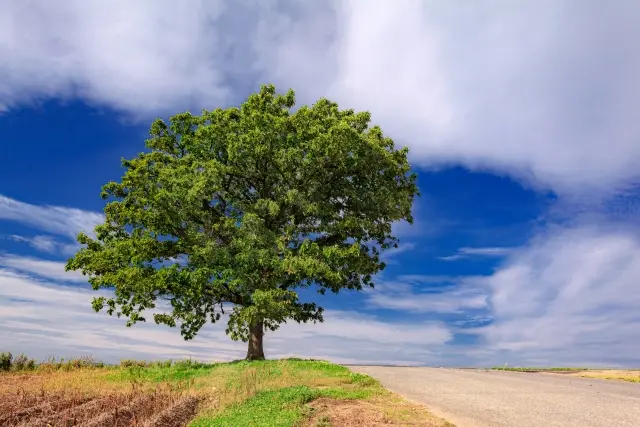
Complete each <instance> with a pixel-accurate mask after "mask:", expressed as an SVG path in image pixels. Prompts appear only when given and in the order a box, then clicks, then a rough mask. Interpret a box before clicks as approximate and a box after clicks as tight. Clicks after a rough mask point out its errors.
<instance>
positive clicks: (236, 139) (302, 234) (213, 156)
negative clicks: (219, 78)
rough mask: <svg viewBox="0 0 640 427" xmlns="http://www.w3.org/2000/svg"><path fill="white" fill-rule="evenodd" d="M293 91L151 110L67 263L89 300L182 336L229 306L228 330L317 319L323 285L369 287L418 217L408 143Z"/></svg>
mask: <svg viewBox="0 0 640 427" xmlns="http://www.w3.org/2000/svg"><path fill="white" fill-rule="evenodd" d="M294 104H295V96H294V93H293V91H289V92H288V93H286V94H284V95H278V94H276V92H275V88H274V86H271V85H269V86H263V87H262V89H261V90H260V92H259V93H256V94H253V95H251V96H249V98H248V99H247V100H246V101H245V102H244V103H243V104H242V105H241V106H240V107H239V108H227V109H216V110H214V111H203V112H202V114H201V115H200V116H195V115H192V114H190V113H188V112H186V113H182V114H177V115H175V116H173V117H171V119H170V122H169V124H166V123H165V122H164V121H162V120H159V119H158V120H156V121H155V122H154V123H153V124H152V126H151V130H150V135H151V137H150V138H149V139H148V140H147V141H146V145H147V148H148V151H147V152H144V153H141V154H139V155H138V156H137V157H135V158H133V159H130V160H123V166H124V168H125V169H126V170H125V173H124V175H123V177H122V179H121V181H120V182H110V183H108V184H106V185H105V186H104V187H103V189H102V198H103V199H108V200H109V202H108V203H107V205H106V207H105V222H104V223H103V224H101V225H99V226H97V227H96V228H95V235H94V236H93V237H90V236H89V235H86V234H80V235H79V236H78V241H79V242H80V243H81V244H83V247H82V248H81V249H80V250H79V251H78V252H77V254H76V255H75V256H74V257H73V258H71V259H70V260H69V261H68V263H67V269H68V270H81V271H82V272H83V273H84V274H86V275H88V276H89V282H90V283H91V284H92V286H93V288H94V289H95V290H98V289H100V288H110V289H113V290H114V295H113V297H111V298H107V297H104V296H101V297H97V298H94V301H93V307H94V309H95V310H96V311H100V310H101V309H104V308H105V307H106V310H107V312H108V313H109V314H114V313H115V314H117V315H118V316H121V315H123V316H125V317H127V318H128V322H127V324H128V325H129V326H130V325H132V324H134V323H136V322H139V321H145V318H144V312H145V311H147V310H151V309H153V311H154V312H155V314H153V317H154V320H155V322H156V323H161V324H166V325H169V326H176V325H179V327H180V328H181V333H182V335H183V337H184V338H185V339H190V338H193V337H194V336H195V335H196V334H197V332H198V331H199V330H200V329H201V328H202V326H203V325H204V324H205V323H206V322H208V321H211V322H216V321H218V320H220V318H221V314H223V313H224V312H225V308H226V309H227V314H228V327H227V333H228V334H229V335H230V336H231V338H232V339H234V340H238V339H239V340H244V341H246V340H248V339H249V335H250V333H249V331H250V326H251V325H255V324H262V325H264V327H265V328H268V329H270V330H275V329H277V327H278V325H280V324H281V323H283V322H285V321H286V320H288V319H293V320H294V321H296V322H308V321H314V322H315V321H322V320H323V318H322V308H321V307H319V306H318V305H316V304H315V303H312V302H302V301H300V299H299V296H298V293H297V292H296V290H298V289H300V288H305V287H314V288H315V289H317V291H318V292H319V293H320V294H324V293H325V292H326V291H330V292H334V293H338V292H339V291H340V290H343V289H350V290H361V289H362V288H363V287H366V286H373V285H374V284H373V279H372V278H373V276H374V275H375V274H376V273H378V272H379V271H381V270H382V269H383V268H384V263H383V262H382V260H381V258H380V255H381V252H382V251H384V250H385V249H388V248H391V247H394V246H397V242H398V240H397V238H396V237H394V236H393V235H392V228H391V225H392V223H393V222H395V221H399V220H406V221H409V222H412V216H411V206H412V202H413V198H414V196H415V195H417V187H416V184H415V175H414V174H413V173H411V170H410V165H409V163H408V160H407V149H406V148H402V149H396V148H395V146H394V142H393V141H392V140H391V139H390V138H388V137H385V136H384V135H383V133H382V130H381V129H380V128H379V127H377V126H370V125H369V124H370V115H369V113H366V112H360V113H356V112H354V111H353V110H340V109H339V108H338V105H337V104H336V103H334V102H331V101H329V100H327V99H320V100H319V101H318V102H317V103H315V104H314V105H313V106H311V107H307V106H303V107H301V108H299V109H298V110H296V111H295V112H294V111H293V106H294Z"/></svg>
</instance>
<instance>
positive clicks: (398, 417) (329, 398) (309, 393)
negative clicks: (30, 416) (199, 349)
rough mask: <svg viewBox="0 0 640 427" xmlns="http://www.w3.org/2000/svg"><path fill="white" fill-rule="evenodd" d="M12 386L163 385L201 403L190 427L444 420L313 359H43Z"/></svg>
mask: <svg viewBox="0 0 640 427" xmlns="http://www.w3.org/2000/svg"><path fill="white" fill-rule="evenodd" d="M56 363H57V362H56ZM69 366H70V367H69ZM18 388H19V389H21V390H31V391H33V392H38V393H39V392H40V391H42V392H43V393H44V392H45V391H46V392H47V393H53V394H55V393H59V392H62V391H65V392H67V391H69V390H73V391H75V392H82V391H92V392H95V391H99V392H101V393H105V394H106V393H113V392H123V393H126V392H130V391H131V390H136V391H137V392H145V391H149V392H157V391H158V390H165V391H167V392H168V393H179V394H180V396H184V395H191V396H195V397H197V398H198V401H199V402H200V404H199V408H198V413H197V415H196V416H195V418H194V419H193V420H192V421H191V423H190V424H189V425H190V426H229V425H234V426H235V425H252V426H257V427H259V426H269V427H271V426H283V427H284V426H310V427H330V426H344V427H348V426H351V425H372V424H375V425H390V426H391V425H407V424H410V425H416V426H429V427H441V426H450V424H447V423H446V422H444V421H443V420H440V419H438V418H436V417H434V416H432V415H430V414H429V413H427V412H426V411H425V410H424V408H422V407H419V406H418V405H414V404H412V403H409V402H406V401H404V400H402V399H401V398H399V397H398V396H396V395H394V394H392V393H390V392H388V391H387V390H385V389H384V388H383V387H382V386H381V385H380V384H379V383H378V381H376V380H375V379H373V378H371V377H369V376H367V375H363V374H359V373H354V372H352V371H350V370H349V369H348V368H346V367H344V366H340V365H336V364H333V363H329V362H325V361H319V360H303V359H283V360H268V361H256V362H247V361H237V362H231V363H200V362H194V361H190V360H187V361H179V362H170V361H163V362H144V361H131V360H126V361H125V360H123V361H122V362H121V363H120V365H115V366H105V365H97V364H94V363H75V362H70V363H69V362H64V363H62V364H58V365H57V364H55V363H50V362H48V364H43V365H42V366H40V365H37V366H35V367H32V368H30V369H29V370H23V371H15V370H14V371H9V372H4V373H0V395H2V393H3V392H10V391H14V390H16V389H18ZM0 400H1V399H0ZM357 423H360V424H357Z"/></svg>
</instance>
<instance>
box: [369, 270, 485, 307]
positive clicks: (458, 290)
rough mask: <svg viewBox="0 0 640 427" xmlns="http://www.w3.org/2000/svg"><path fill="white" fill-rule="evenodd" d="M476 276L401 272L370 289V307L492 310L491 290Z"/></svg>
mask: <svg viewBox="0 0 640 427" xmlns="http://www.w3.org/2000/svg"><path fill="white" fill-rule="evenodd" d="M475 279H476V278H475V277H443V276H428V275H425V276H422V275H401V276H398V277H396V278H394V279H386V280H383V281H382V282H381V283H380V284H379V285H378V286H376V288H375V289H374V290H372V291H367V292H366V296H367V304H368V306H369V307H370V308H374V309H386V310H399V311H403V312H414V313H438V314H454V313H457V314H465V313H467V312H468V311H470V310H482V309H488V297H489V295H488V292H487V289H486V288H485V287H483V286H478V282H477V280H475Z"/></svg>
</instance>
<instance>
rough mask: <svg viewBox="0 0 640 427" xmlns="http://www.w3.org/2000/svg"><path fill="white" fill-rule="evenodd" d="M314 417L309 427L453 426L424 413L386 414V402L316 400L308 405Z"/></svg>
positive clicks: (310, 420)
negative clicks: (405, 415) (401, 415)
mask: <svg viewBox="0 0 640 427" xmlns="http://www.w3.org/2000/svg"><path fill="white" fill-rule="evenodd" d="M308 406H309V407H310V408H311V410H312V416H311V418H310V419H309V422H308V424H307V426H308V427H329V426H340V427H383V426H414V427H441V426H447V425H448V426H451V424H448V423H443V422H442V420H440V419H436V418H434V417H432V416H428V415H426V414H424V412H423V411H419V412H413V411H411V412H413V413H409V414H408V415H409V418H408V419H407V418H406V417H404V419H402V418H403V417H399V416H393V415H391V414H389V413H386V411H385V410H384V406H385V405H384V403H383V402H371V401H366V400H336V399H329V398H320V399H316V400H314V401H313V402H311V403H310V404H309V405H308Z"/></svg>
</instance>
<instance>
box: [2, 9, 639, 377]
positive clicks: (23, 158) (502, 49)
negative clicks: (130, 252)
mask: <svg viewBox="0 0 640 427" xmlns="http://www.w3.org/2000/svg"><path fill="white" fill-rule="evenodd" d="M0 4H1V5H2V9H3V13H2V14H0V58H2V60H1V61H0V158H1V159H2V167H1V168H0V351H12V352H13V353H21V352H25V353H27V354H29V355H31V356H32V357H36V358H45V357H47V356H50V355H56V356H58V357H71V356H81V355H88V354H90V355H93V356H94V357H96V358H98V359H101V360H103V361H105V362H108V363H109V362H114V361H116V360H118V359H123V358H140V359H143V358H144V359H164V358H173V359H177V358H184V357H192V358H196V359H200V360H233V359H239V358H242V357H244V354H245V352H246V345H245V344H243V343H237V342H233V341H231V340H230V339H229V338H228V337H227V336H226V335H225V334H224V324H214V325H211V324H210V325H206V326H205V327H204V328H203V329H202V331H201V332H200V334H199V335H198V336H197V337H196V338H195V339H194V340H191V341H184V340H183V339H182V338H181V336H180V333H179V330H177V329H171V328H167V327H165V326H157V325H154V324H152V323H150V324H137V325H135V326H133V327H131V328H127V327H125V320H124V319H117V318H115V317H109V316H108V315H107V314H106V313H95V312H93V310H92V309H91V304H90V301H91V298H92V297H93V296H96V295H97V294H98V293H97V292H95V291H92V290H91V289H90V287H89V286H88V284H87V283H86V279H85V278H84V277H83V276H81V275H79V274H78V273H74V272H65V271H64V264H65V261H66V259H68V258H69V257H70V256H71V255H73V253H74V252H75V251H76V250H77V248H78V246H77V244H76V242H75V236H76V235H77V233H78V232H80V231H90V230H91V229H92V228H93V226H95V225H96V224H98V223H100V222H101V221H102V213H101V212H102V209H103V206H104V202H103V201H102V200H101V199H100V197H99V193H100V187H101V186H102V185H103V184H105V183H106V182H108V181H111V180H118V179H119V178H120V177H121V176H122V173H123V169H122V168H121V167H120V159H121V158H123V157H124V158H129V157H132V156H134V155H135V154H136V153H138V152H141V151H144V150H145V147H144V140H145V139H146V137H147V135H148V130H149V126H150V124H151V122H152V121H153V120H154V119H155V118H157V117H162V118H167V117H169V116H171V115H173V114H176V113H179V112H183V111H187V110H189V111H192V112H194V113H197V112H199V111H200V110H201V109H203V108H206V109H214V108H217V107H228V106H233V105H238V104H239V103H240V102H242V101H243V100H244V99H245V98H246V97H247V96H248V95H249V94H250V93H252V92H255V91H257V90H258V89H259V88H260V85H261V84H264V83H274V84H275V85H276V88H277V90H278V91H279V92H285V91H286V90H287V89H289V88H292V89H294V90H295V91H296V96H297V100H298V105H303V104H310V103H313V102H315V101H316V100H317V99H318V98H320V97H327V98H330V99H332V100H334V101H336V102H338V103H339V105H340V106H341V108H354V109H356V110H359V111H360V110H366V111H370V112H371V113H372V118H373V122H375V123H376V124H379V125H380V126H381V127H382V128H383V130H384V131H385V133H386V134H387V135H388V136H390V137H392V138H393V139H394V140H395V141H396V144H398V145H402V146H408V147H409V149H410V154H409V158H410V161H411V163H412V165H413V167H414V169H415V171H416V172H417V174H418V185H419V189H420V192H421V197H420V198H418V199H417V200H416V202H415V204H414V216H415V223H414V224H413V225H408V224H406V223H402V224H396V225H394V231H395V232H396V234H397V235H398V236H399V238H400V240H401V244H400V246H399V248H398V249H397V250H394V251H393V252H390V253H388V254H387V255H386V261H387V264H388V266H387V268H386V269H385V271H384V272H383V273H381V274H380V275H379V276H377V277H376V283H377V286H376V288H375V289H373V290H367V291H365V292H361V293H348V292H346V293H341V294H340V295H337V296H334V295H328V296H325V297H322V299H319V300H318V302H322V304H323V305H324V307H325V309H326V311H325V323H323V324H317V325H313V324H307V325H304V324H303V325H298V324H295V323H293V324H291V323H288V324H286V325H283V326H282V327H281V328H280V329H279V330H278V331H276V332H268V333H267V334H266V335H265V352H266V354H267V357H270V358H276V357H287V356H299V357H314V358H321V359H328V360H332V361H335V362H338V363H360V364H402V365H430V366H495V365H504V364H508V365H510V366H525V365H528V366H531V365H536V366H559V365H565V366H566V365H572V366H577V365H580V366H594V367H596V366H616V367H618V366H619V367H624V366H635V367H637V366H640V360H639V359H638V355H639V354H640V310H638V307H639V306H640V231H639V230H640V227H639V225H640V166H639V165H640V117H638V114H639V112H640V50H639V49H637V46H636V42H634V40H639V39H640V3H638V2H637V1H635V0H618V1H616V2H602V1H596V0H575V1H569V0H541V1H536V2H512V1H509V0H487V1H484V2H471V1H447V2H444V1H435V0H434V1H427V0H424V1H419V0H396V1H394V2H389V1H383V0H368V1H364V0H329V1H323V2H319V1H318V2H298V1H293V0H291V1H289V0H266V1H264V0H263V1H260V2H258V1H252V0H245V1H231V0H218V1H214V0H210V1H207V0H202V1H199V0H191V1H190V2H183V3H180V4H179V5H178V4H176V3H175V2H169V1H161V0H153V1H152V0H140V1H137V2H133V3H132V2H127V1H124V0H112V1H106V0H104V1H102V0H100V1H92V2H87V1H81V0H68V1H65V2H47V1H46V0H35V1H31V2H28V3H27V2H23V1H19V0H0ZM104 292H107V291H104ZM305 296H307V295H305Z"/></svg>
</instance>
